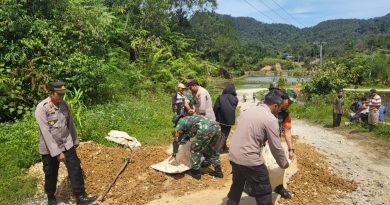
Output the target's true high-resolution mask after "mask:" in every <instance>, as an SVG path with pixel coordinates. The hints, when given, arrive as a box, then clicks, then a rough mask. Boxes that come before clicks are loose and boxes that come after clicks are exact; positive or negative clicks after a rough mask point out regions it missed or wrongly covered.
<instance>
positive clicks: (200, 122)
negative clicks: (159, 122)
mask: <svg viewBox="0 0 390 205" xmlns="http://www.w3.org/2000/svg"><path fill="white" fill-rule="evenodd" d="M173 123H174V124H175V127H176V132H175V137H174V141H173V153H172V156H173V157H175V156H176V153H177V152H178V148H179V144H180V143H185V142H187V141H188V140H190V138H194V140H193V142H192V144H191V163H192V167H191V170H190V172H189V174H190V175H191V176H192V177H193V178H195V179H197V180H199V179H200V178H201V174H200V168H201V157H202V156H207V157H208V158H209V159H210V160H211V162H212V163H213V165H214V168H215V171H214V172H212V173H210V175H211V176H215V177H218V178H223V173H222V169H221V161H220V158H219V150H217V147H218V143H219V142H220V141H221V140H220V139H221V127H220V126H219V124H218V123H217V122H215V121H212V120H210V118H209V117H207V116H199V115H192V116H186V117H184V116H182V115H176V116H175V117H174V118H173Z"/></svg>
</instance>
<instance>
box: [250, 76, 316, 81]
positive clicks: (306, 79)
mask: <svg viewBox="0 0 390 205" xmlns="http://www.w3.org/2000/svg"><path fill="white" fill-rule="evenodd" d="M279 78H280V76H275V77H260V76H258V77H246V78H244V80H246V81H260V82H267V83H271V82H278V80H279ZM284 78H286V79H287V82H289V83H297V82H299V81H303V82H306V81H308V80H309V78H305V77H302V78H297V77H284Z"/></svg>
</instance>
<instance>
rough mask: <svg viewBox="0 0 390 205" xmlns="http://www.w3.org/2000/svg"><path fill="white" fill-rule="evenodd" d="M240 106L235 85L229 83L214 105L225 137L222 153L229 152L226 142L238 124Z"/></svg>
mask: <svg viewBox="0 0 390 205" xmlns="http://www.w3.org/2000/svg"><path fill="white" fill-rule="evenodd" d="M237 104H238V99H237V93H236V88H235V87H234V84H232V83H229V84H228V85H227V86H226V88H225V89H224V90H223V92H222V95H220V96H218V98H217V100H216V101H215V104H214V113H215V117H216V120H217V122H219V123H220V125H221V132H222V137H223V141H224V142H223V147H222V149H221V152H225V153H226V152H229V148H228V146H227V145H226V140H227V138H228V137H229V133H230V129H231V128H232V126H233V125H234V123H235V122H236V107H237Z"/></svg>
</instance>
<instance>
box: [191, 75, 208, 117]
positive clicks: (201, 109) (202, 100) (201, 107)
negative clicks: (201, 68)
mask: <svg viewBox="0 0 390 205" xmlns="http://www.w3.org/2000/svg"><path fill="white" fill-rule="evenodd" d="M187 86H188V88H189V89H190V90H191V92H192V94H193V95H195V113H196V114H197V115H202V116H208V117H210V119H211V120H214V121H215V114H214V111H213V103H212V101H211V96H210V94H209V92H208V91H207V90H206V89H204V88H203V87H202V86H200V85H199V83H198V81H196V80H195V79H192V80H189V81H188V83H187Z"/></svg>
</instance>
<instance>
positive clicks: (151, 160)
mask: <svg viewBox="0 0 390 205" xmlns="http://www.w3.org/2000/svg"><path fill="white" fill-rule="evenodd" d="M165 149H166V147H144V148H142V149H141V151H140V152H138V153H137V152H133V151H130V150H126V149H122V148H108V147H105V146H103V145H99V144H96V143H92V142H89V143H84V144H82V145H80V147H79V148H77V153H78V156H79V158H80V160H81V164H82V168H83V170H84V176H85V185H86V192H87V193H88V194H93V195H97V196H99V195H100V194H102V193H103V192H104V190H105V189H106V188H107V186H108V185H109V184H110V183H111V181H112V180H113V178H114V176H115V175H116V173H117V172H118V170H119V169H120V167H121V166H122V165H123V163H124V158H125V157H126V156H129V157H130V158H131V159H132V162H131V163H130V164H128V166H127V168H126V169H125V171H124V172H123V173H122V174H121V175H120V177H119V178H118V180H117V181H116V183H115V185H114V186H113V187H112V188H111V190H110V192H109V193H108V194H107V195H106V197H105V199H106V200H105V201H104V202H103V203H102V204H134V205H137V204H146V203H147V202H149V201H152V200H155V199H158V198H160V197H161V194H162V193H172V194H174V195H177V196H181V195H183V194H185V193H186V192H193V191H199V190H203V189H205V188H220V187H222V186H223V185H224V183H225V181H224V180H221V179H218V178H214V177H212V176H209V175H208V174H207V173H208V172H211V171H212V169H211V168H206V169H203V170H202V172H203V173H205V174H204V175H202V179H201V180H200V181H196V180H194V179H193V178H192V177H191V176H189V175H186V174H175V175H167V174H165V173H161V172H158V171H155V170H153V169H152V168H150V165H152V164H155V163H158V162H160V161H162V160H164V159H165V158H167V157H168V155H167V154H166V153H165ZM226 157H227V156H226V155H223V156H222V159H224V160H222V161H223V163H222V169H223V170H224V172H225V173H230V172H231V168H230V165H229V164H228V160H226ZM34 167H36V168H34V169H33V170H35V171H33V172H35V173H34V174H35V175H40V177H39V178H41V179H42V178H43V176H42V175H43V172H42V168H41V167H42V165H41V163H40V165H38V166H37V165H36V166H34ZM59 175H60V176H59V182H58V190H57V194H56V195H57V198H58V199H59V201H60V204H72V203H73V200H71V199H70V198H69V196H71V189H70V184H69V182H68V179H67V178H66V177H65V178H64V177H63V176H66V175H67V173H66V169H65V167H64V166H61V168H60V174H59ZM61 175H62V176H61ZM61 178H64V180H63V181H62V180H61ZM39 183H40V185H39V188H38V189H40V190H38V192H40V193H43V190H42V183H43V182H39ZM42 200H44V199H42Z"/></svg>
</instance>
